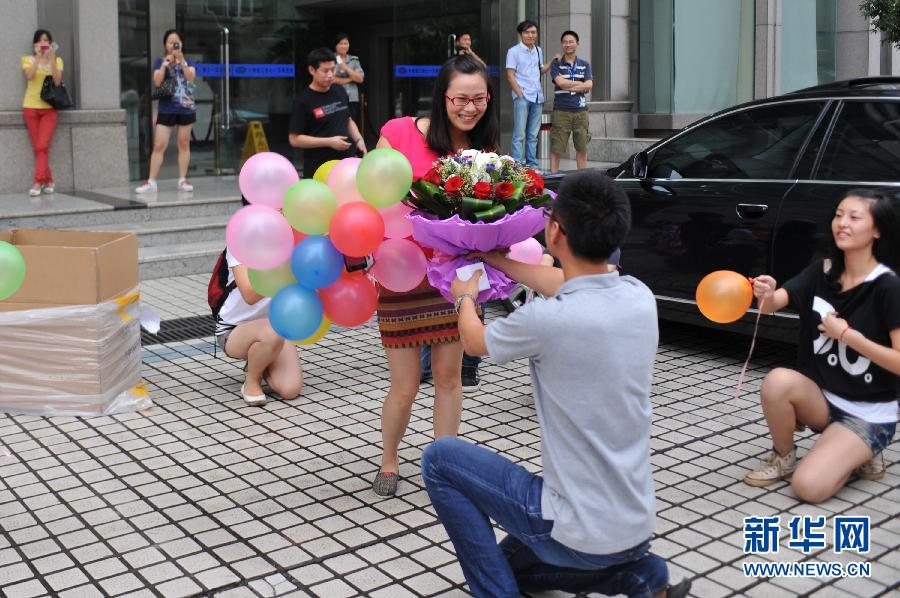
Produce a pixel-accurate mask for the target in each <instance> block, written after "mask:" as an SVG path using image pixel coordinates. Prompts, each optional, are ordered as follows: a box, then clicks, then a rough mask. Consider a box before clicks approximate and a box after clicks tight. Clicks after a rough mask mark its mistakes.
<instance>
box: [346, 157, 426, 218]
mask: <svg viewBox="0 0 900 598" xmlns="http://www.w3.org/2000/svg"><path fill="white" fill-rule="evenodd" d="M412 181H413V171H412V165H410V163H409V160H407V159H406V156H404V155H403V154H401V153H400V152H398V151H397V150H395V149H389V148H379V149H374V150H372V151H371V152H369V153H368V154H366V157H365V158H363V159H362V162H360V163H359V168H358V169H357V170H356V187H357V188H358V189H359V193H360V195H362V197H363V199H365V200H366V201H367V202H368V203H369V204H371V205H372V206H374V207H376V208H388V207H390V206H392V205H394V204H395V203H397V202H399V201H400V200H401V199H403V198H404V197H406V196H407V194H409V186H410V185H412Z"/></svg>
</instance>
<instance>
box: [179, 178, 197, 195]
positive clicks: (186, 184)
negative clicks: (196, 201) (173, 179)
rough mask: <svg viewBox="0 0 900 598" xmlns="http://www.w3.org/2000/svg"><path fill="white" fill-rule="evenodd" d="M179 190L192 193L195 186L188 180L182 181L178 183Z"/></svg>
mask: <svg viewBox="0 0 900 598" xmlns="http://www.w3.org/2000/svg"><path fill="white" fill-rule="evenodd" d="M178 190H179V191H185V192H187V193H190V192H191V191H193V190H194V186H193V185H192V184H191V182H190V181H188V180H187V179H181V180H180V181H178Z"/></svg>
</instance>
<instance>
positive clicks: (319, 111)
mask: <svg viewBox="0 0 900 598" xmlns="http://www.w3.org/2000/svg"><path fill="white" fill-rule="evenodd" d="M313 116H315V117H316V118H325V109H324V108H322V106H319V107H318V108H313Z"/></svg>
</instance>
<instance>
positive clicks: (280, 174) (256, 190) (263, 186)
mask: <svg viewBox="0 0 900 598" xmlns="http://www.w3.org/2000/svg"><path fill="white" fill-rule="evenodd" d="M299 180H300V177H299V176H298V175H297V169H296V168H294V165H293V164H291V161H290V160H288V159H287V158H285V157H284V156H282V155H281V154H276V153H275V152H261V153H259V154H254V155H252V156H250V159H249V160H247V161H246V162H244V165H243V166H242V167H241V174H240V176H238V186H239V187H240V188H241V193H242V194H243V195H244V197H246V198H247V201H249V202H250V203H252V204H257V205H261V206H268V207H270V208H275V209H276V210H278V209H281V206H282V205H284V193H285V191H287V190H288V187H290V186H291V185H293V184H294V183H296V182H297V181H299Z"/></svg>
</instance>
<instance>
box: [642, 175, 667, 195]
mask: <svg viewBox="0 0 900 598" xmlns="http://www.w3.org/2000/svg"><path fill="white" fill-rule="evenodd" d="M641 187H643V188H644V191H648V192H650V193H654V194H656V195H665V196H672V195H675V192H674V191H672V190H671V189H669V188H668V187H666V186H664V185H660V184H659V183H656V182H653V181H650V180H647V179H644V180H643V181H641Z"/></svg>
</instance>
